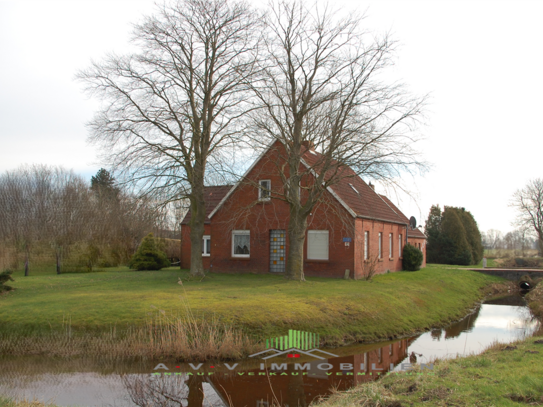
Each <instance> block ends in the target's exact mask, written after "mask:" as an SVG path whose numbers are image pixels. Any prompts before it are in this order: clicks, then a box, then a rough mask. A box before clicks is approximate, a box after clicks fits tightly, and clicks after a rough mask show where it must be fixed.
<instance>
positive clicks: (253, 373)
mask: <svg viewBox="0 0 543 407" xmlns="http://www.w3.org/2000/svg"><path fill="white" fill-rule="evenodd" d="M537 329H539V322H538V321H536V320H534V319H533V318H532V316H531V314H530V312H529V309H528V308H527V307H526V306H525V305H523V300H522V298H520V297H507V298H502V299H499V300H494V301H489V302H487V303H485V304H483V305H482V306H480V307H479V308H478V309H477V310H476V311H475V312H474V313H473V314H470V315H468V316H466V317H465V318H464V319H462V320H461V321H459V322H457V323H455V324H452V325H451V326H449V327H447V328H443V329H436V330H433V331H431V332H426V333H423V334H421V335H418V336H414V337H410V338H403V339H401V340H397V341H394V342H381V343H373V344H365V345H357V346H349V347H342V348H336V349H329V348H327V349H322V350H320V351H316V352H314V353H313V355H305V354H303V352H301V353H299V352H298V353H291V354H290V356H291V357H289V355H288V354H284V355H280V356H274V357H270V358H269V359H266V360H264V359H263V357H266V356H270V354H262V355H258V356H256V357H254V358H250V359H246V360H242V361H238V362H230V363H228V364H225V363H218V364H212V363H204V364H199V363H198V364H192V365H190V364H176V363H174V362H162V363H163V364H162V365H160V366H159V363H160V362H136V363H134V362H132V363H119V362H105V361H99V360H98V361H97V360H82V359H74V360H65V359H62V360H60V359H58V360H51V359H47V358H43V357H14V358H2V359H0V394H1V395H5V396H8V397H12V398H19V399H22V398H26V399H28V400H32V399H37V400H40V401H43V402H54V403H56V404H57V405H59V406H119V407H121V406H122V407H125V406H138V405H139V406H151V405H161V406H188V407H202V406H205V407H210V406H217V407H218V406H234V407H242V406H251V407H253V406H257V407H264V406H272V404H273V402H275V403H276V404H279V405H282V406H289V407H294V406H307V405H309V404H310V403H311V402H312V401H313V400H315V399H318V398H319V397H320V396H325V395H327V394H329V393H330V389H331V388H337V389H339V390H345V389H348V388H350V387H352V386H354V385H356V384H358V383H363V382H368V381H372V380H375V379H376V378H378V377H379V376H380V375H383V374H386V372H389V371H398V370H408V369H409V365H408V364H409V363H410V361H411V362H414V359H413V356H415V357H416V359H417V362H418V363H425V364H427V365H428V367H429V369H428V370H425V373H424V374H431V363H432V361H434V360H435V359H436V358H448V357H456V356H457V355H460V356H464V355H469V354H474V353H480V352H481V351H482V350H483V349H484V348H486V347H487V346H488V345H490V344H492V343H493V342H495V341H499V342H502V343H508V342H511V341H514V340H516V339H521V338H524V337H526V336H530V335H532V334H533V332H535V331H536V330H537ZM321 351H326V352H328V353H330V354H332V355H329V354H326V353H323V352H321ZM413 352H414V353H415V355H413ZM295 355H298V357H293V356H295ZM157 367H158V368H157Z"/></svg>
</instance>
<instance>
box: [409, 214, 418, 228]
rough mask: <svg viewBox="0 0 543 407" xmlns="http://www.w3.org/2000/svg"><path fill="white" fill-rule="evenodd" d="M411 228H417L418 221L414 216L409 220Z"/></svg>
mask: <svg viewBox="0 0 543 407" xmlns="http://www.w3.org/2000/svg"><path fill="white" fill-rule="evenodd" d="M409 226H411V229H415V228H416V227H417V220H416V219H415V217H414V216H411V217H410V218H409Z"/></svg>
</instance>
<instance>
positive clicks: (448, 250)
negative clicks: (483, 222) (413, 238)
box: [425, 205, 483, 265]
mask: <svg viewBox="0 0 543 407" xmlns="http://www.w3.org/2000/svg"><path fill="white" fill-rule="evenodd" d="M425 233H426V237H427V238H428V244H427V248H426V255H427V261H428V262H429V263H441V264H460V265H469V264H477V263H479V262H480V261H481V259H482V258H483V244H482V239H481V233H480V232H479V228H478V226H477V222H476V221H475V218H474V217H473V215H472V214H471V213H470V212H469V211H466V210H465V208H455V207H452V206H445V209H444V211H443V212H441V209H440V208H439V205H432V207H431V208H430V213H429V214H428V220H427V221H426V228H425Z"/></svg>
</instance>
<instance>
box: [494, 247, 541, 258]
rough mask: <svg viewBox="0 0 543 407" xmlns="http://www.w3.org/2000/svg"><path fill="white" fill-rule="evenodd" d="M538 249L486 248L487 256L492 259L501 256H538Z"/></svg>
mask: <svg viewBox="0 0 543 407" xmlns="http://www.w3.org/2000/svg"><path fill="white" fill-rule="evenodd" d="M537 254H538V251H537V249H527V250H524V251H522V250H513V249H492V250H485V254H484V255H485V256H486V258H490V259H500V258H510V257H537Z"/></svg>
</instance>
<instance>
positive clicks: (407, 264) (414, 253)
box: [402, 244, 423, 271]
mask: <svg viewBox="0 0 543 407" xmlns="http://www.w3.org/2000/svg"><path fill="white" fill-rule="evenodd" d="M422 259H423V256H422V252H421V251H420V250H419V249H417V248H416V247H415V246H413V245H410V244H406V245H405V246H404V248H403V261H402V266H403V269H404V270H406V271H417V270H420V266H421V265H422Z"/></svg>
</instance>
